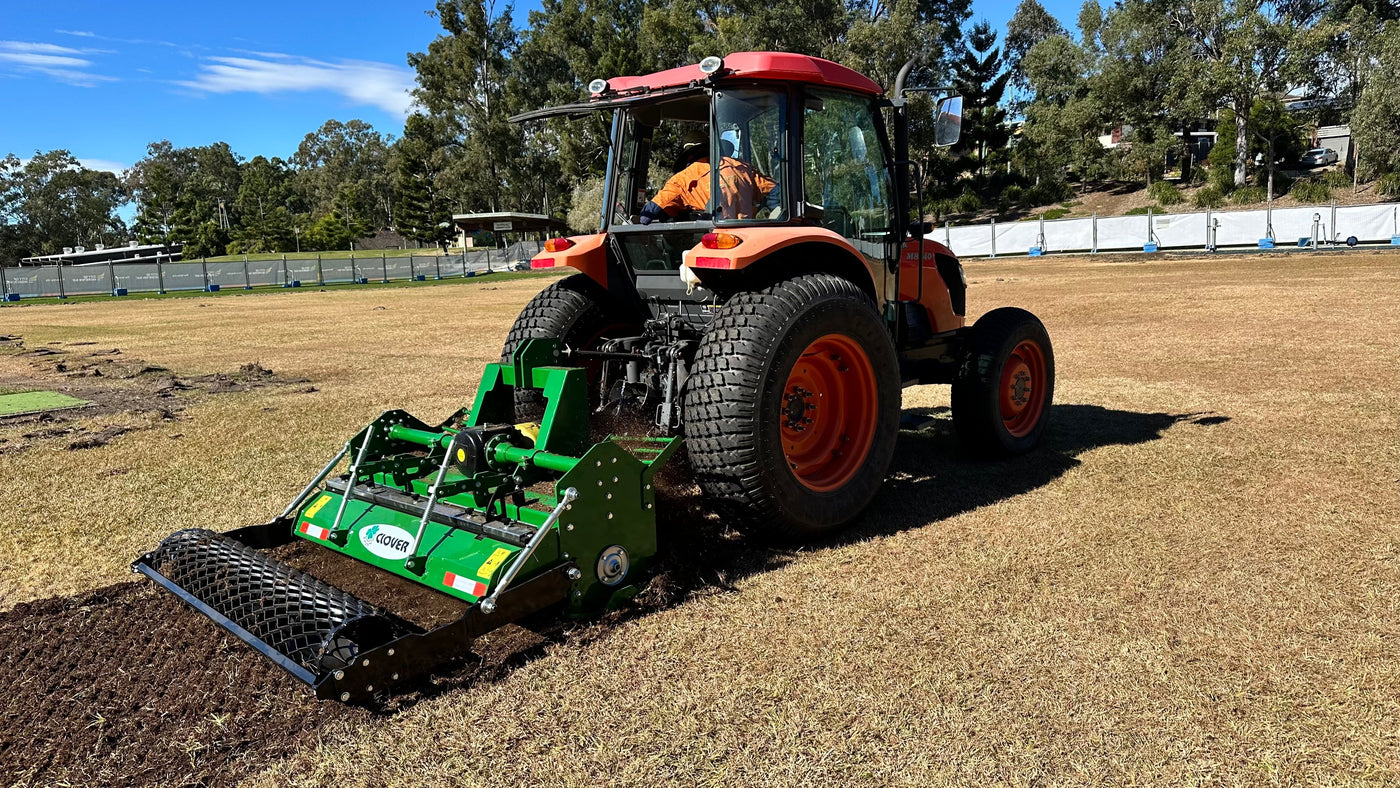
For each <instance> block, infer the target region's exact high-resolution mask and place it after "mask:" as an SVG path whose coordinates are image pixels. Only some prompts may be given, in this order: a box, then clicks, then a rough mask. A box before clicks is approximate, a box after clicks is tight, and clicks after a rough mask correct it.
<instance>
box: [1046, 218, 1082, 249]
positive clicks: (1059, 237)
mask: <svg viewBox="0 0 1400 788" xmlns="http://www.w3.org/2000/svg"><path fill="white" fill-rule="evenodd" d="M1093 248H1094V220H1093V219H1055V220H1052V221H1048V222H1046V223H1045V247H1044V250H1045V251H1047V252H1067V251H1078V250H1082V249H1093Z"/></svg>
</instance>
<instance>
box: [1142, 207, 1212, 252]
mask: <svg viewBox="0 0 1400 788" xmlns="http://www.w3.org/2000/svg"><path fill="white" fill-rule="evenodd" d="M1152 235H1153V238H1154V240H1156V242H1157V246H1158V248H1160V249H1182V248H1189V247H1193V246H1195V247H1200V248H1202V249H1204V248H1205V247H1206V215H1205V214H1204V213H1167V214H1162V215H1160V216H1153V217H1152Z"/></svg>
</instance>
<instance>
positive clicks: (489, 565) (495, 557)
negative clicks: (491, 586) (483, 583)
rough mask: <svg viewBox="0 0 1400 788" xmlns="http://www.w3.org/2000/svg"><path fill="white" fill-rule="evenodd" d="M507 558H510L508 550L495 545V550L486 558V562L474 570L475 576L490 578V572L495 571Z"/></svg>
mask: <svg viewBox="0 0 1400 788" xmlns="http://www.w3.org/2000/svg"><path fill="white" fill-rule="evenodd" d="M507 558H510V551H509V550H507V549H505V548H504V547H497V548H496V552H494V553H492V554H491V557H490V558H487V559H486V562H485V563H483V564H482V565H481V568H480V569H478V570H476V574H477V576H478V577H483V578H485V579H487V580H490V579H491V574H492V573H493V572H495V571H496V569H497V568H498V567H500V565H501V564H502V563H503V562H504V561H505V560H506V559H507Z"/></svg>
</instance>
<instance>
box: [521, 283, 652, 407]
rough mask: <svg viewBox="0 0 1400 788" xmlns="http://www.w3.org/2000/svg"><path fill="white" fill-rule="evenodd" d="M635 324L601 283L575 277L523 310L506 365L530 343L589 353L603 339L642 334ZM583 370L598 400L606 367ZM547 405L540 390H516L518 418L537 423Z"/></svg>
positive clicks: (586, 365) (554, 286) (546, 291)
mask: <svg viewBox="0 0 1400 788" xmlns="http://www.w3.org/2000/svg"><path fill="white" fill-rule="evenodd" d="M636 322H637V321H636V320H629V319H627V318H626V317H624V316H622V315H621V314H620V310H618V309H617V308H615V307H614V306H612V304H610V303H609V301H608V296H607V293H606V292H605V291H604V290H603V288H602V287H601V286H600V285H598V283H596V282H594V281H593V280H592V279H589V278H588V276H587V275H585V274H574V275H572V276H568V277H565V278H564V279H560V280H559V281H557V282H555V283H554V284H551V285H550V286H549V287H546V288H545V289H543V290H541V291H540V292H538V293H536V294H535V297H534V298H532V299H530V301H529V303H527V304H526V305H525V308H524V309H522V310H521V311H520V315H519V316H517V317H516V318H515V324H514V325H512V326H511V327H510V333H508V334H506V342H505V346H504V347H503V348H502V349H501V363H503V364H509V363H510V355H511V353H513V352H515V348H516V346H518V345H519V344H520V343H521V342H524V341H525V340H527V339H539V338H554V339H558V340H559V342H560V343H561V344H562V345H564V346H565V347H569V348H573V349H576V350H578V349H585V348H591V347H593V346H595V345H597V344H598V341H599V340H600V339H602V338H604V337H610V336H625V335H629V334H637V333H640V332H641V329H640V327H638V326H637V325H635V324H636ZM579 366H582V367H584V368H585V369H588V372H589V380H588V382H589V384H590V385H589V396H590V397H591V398H595V399H596V397H597V392H596V390H595V389H596V384H597V382H598V377H599V375H600V374H601V366H600V365H597V364H594V366H596V367H597V369H592V368H590V364H589V363H584V364H580V365H579ZM543 406H544V397H543V395H541V394H540V392H539V391H536V390H533V389H516V391H515V410H516V414H517V416H518V417H519V418H522V419H533V418H538V417H539V412H540V410H541V409H542V408H543Z"/></svg>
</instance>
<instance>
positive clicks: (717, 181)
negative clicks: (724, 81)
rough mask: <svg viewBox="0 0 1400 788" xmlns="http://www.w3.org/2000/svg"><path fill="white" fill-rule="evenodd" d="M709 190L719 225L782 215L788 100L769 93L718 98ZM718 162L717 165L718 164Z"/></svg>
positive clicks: (732, 92)
mask: <svg viewBox="0 0 1400 788" xmlns="http://www.w3.org/2000/svg"><path fill="white" fill-rule="evenodd" d="M715 120H716V123H715V126H716V128H715V129H714V132H715V136H716V139H714V140H713V141H712V143H711V144H712V146H713V147H714V157H713V159H712V164H711V178H712V183H711V186H710V191H711V193H712V194H718V195H719V198H718V200H716V213H717V216H716V218H717V219H718V220H720V221H735V222H744V221H764V220H769V219H778V218H781V216H782V211H781V206H782V194H783V191H784V190H783V188H782V183H783V181H785V180H786V177H785V176H786V174H787V153H786V152H787V96H786V95H785V94H782V93H775V92H773V91H770V90H728V91H724V92H721V93H716V94H715ZM715 164H717V165H718V166H715Z"/></svg>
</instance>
